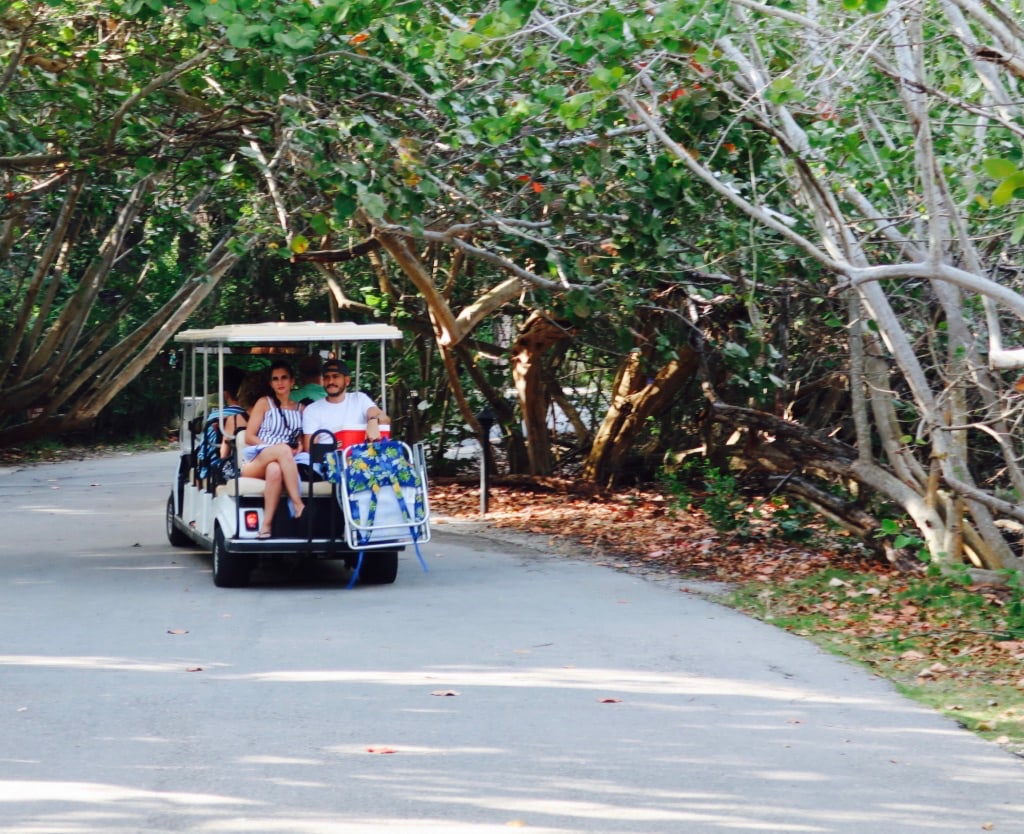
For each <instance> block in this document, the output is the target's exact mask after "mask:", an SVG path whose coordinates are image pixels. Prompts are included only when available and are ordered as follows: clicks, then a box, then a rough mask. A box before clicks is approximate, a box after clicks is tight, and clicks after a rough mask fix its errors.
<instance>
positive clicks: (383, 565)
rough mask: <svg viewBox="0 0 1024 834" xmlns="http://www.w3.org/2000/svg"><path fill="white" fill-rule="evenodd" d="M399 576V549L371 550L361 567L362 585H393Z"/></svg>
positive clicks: (360, 579) (360, 581) (360, 582)
mask: <svg viewBox="0 0 1024 834" xmlns="http://www.w3.org/2000/svg"><path fill="white" fill-rule="evenodd" d="M397 577H398V551H397V550H384V551H379V550H378V551H371V552H369V553H367V554H366V556H365V557H364V559H363V566H362V568H360V569H359V584H360V585H391V584H392V583H393V582H394V581H395V579H396V578H397Z"/></svg>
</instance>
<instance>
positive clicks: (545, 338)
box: [511, 312, 571, 475]
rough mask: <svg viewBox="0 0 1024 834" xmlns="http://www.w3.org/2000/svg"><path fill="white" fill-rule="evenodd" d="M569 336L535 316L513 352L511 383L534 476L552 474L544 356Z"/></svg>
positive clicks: (541, 316)
mask: <svg viewBox="0 0 1024 834" xmlns="http://www.w3.org/2000/svg"><path fill="white" fill-rule="evenodd" d="M570 336H571V334H570V332H569V331H568V330H567V329H566V328H565V327H564V326H563V325H561V324H559V323H558V322H556V321H555V320H554V319H551V318H549V317H548V316H547V315H545V314H543V313H539V312H533V313H531V314H530V317H529V318H528V319H527V320H526V322H525V323H524V324H523V327H522V329H521V330H520V332H519V336H518V337H517V338H516V340H515V342H514V343H513V345H512V348H511V354H512V380H513V382H514V383H515V387H516V393H517V394H518V395H519V407H520V409H521V410H522V413H523V423H524V425H525V427H526V450H527V455H528V457H529V461H530V474H531V475H548V474H550V472H551V436H550V433H549V431H548V406H549V404H550V400H549V399H548V396H547V386H546V385H545V384H544V366H543V362H544V354H545V353H546V352H547V351H548V350H549V349H550V348H551V347H552V346H553V345H556V344H557V343H558V342H560V341H562V340H564V339H568V338H570Z"/></svg>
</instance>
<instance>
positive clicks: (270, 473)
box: [260, 461, 281, 536]
mask: <svg viewBox="0 0 1024 834" xmlns="http://www.w3.org/2000/svg"><path fill="white" fill-rule="evenodd" d="M263 480H264V481H265V482H266V486H264V487H263V526H262V527H260V535H261V536H262V535H268V536H269V535H270V531H271V530H272V529H273V527H274V514H275V513H276V512H277V505H278V503H280V501H281V467H280V465H279V464H278V463H277V461H271V462H270V463H268V464H267V468H266V471H265V472H264V473H263Z"/></svg>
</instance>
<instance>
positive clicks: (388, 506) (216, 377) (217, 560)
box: [167, 322, 430, 587]
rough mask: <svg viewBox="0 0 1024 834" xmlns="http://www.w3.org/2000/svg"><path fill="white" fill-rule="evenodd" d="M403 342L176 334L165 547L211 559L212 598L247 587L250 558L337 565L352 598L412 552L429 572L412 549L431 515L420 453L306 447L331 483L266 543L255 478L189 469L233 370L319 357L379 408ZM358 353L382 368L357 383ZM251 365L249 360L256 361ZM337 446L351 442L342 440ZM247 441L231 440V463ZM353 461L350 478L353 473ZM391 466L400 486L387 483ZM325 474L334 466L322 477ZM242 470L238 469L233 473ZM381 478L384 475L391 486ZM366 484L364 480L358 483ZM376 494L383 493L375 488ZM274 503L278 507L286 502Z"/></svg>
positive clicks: (277, 519) (388, 337)
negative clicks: (383, 454) (178, 379)
mask: <svg viewBox="0 0 1024 834" xmlns="http://www.w3.org/2000/svg"><path fill="white" fill-rule="evenodd" d="M401 338H402V333H401V331H400V330H398V329H397V328H395V327H391V326H389V325H384V324H353V323H349V322H339V323H320V322H270V323H266V324H238V325H224V326H220V327H213V328H209V329H204V330H185V331H183V332H181V333H179V334H178V335H177V336H176V337H175V340H176V341H177V342H179V343H182V344H184V345H185V346H186V348H185V350H184V361H183V362H182V388H181V391H182V397H181V404H182V407H181V434H180V451H181V454H180V457H179V461H178V470H177V473H176V476H175V479H174V485H173V487H172V489H171V493H170V496H169V497H168V499H167V538H168V539H169V540H170V542H171V544H172V545H174V546H176V547H189V546H198V547H202V548H208V549H209V550H210V551H211V552H212V555H213V581H214V583H215V584H216V585H218V586H219V587H239V586H244V585H247V584H248V582H249V576H250V574H251V573H252V571H253V569H254V568H255V567H256V565H257V563H258V561H259V558H260V557H264V556H270V557H274V556H295V555H298V556H302V557H309V558H315V559H336V560H343V561H344V562H345V563H346V565H347V566H348V567H349V568H351V569H352V570H353V574H352V577H351V581H350V583H349V587H351V586H352V585H354V584H355V583H356V581H357V580H358V581H359V582H361V583H363V584H390V583H392V582H394V581H395V578H396V576H397V574H398V553H399V551H401V550H402V549H404V548H405V546H407V545H409V544H411V545H413V546H414V547H415V548H416V554H417V556H419V558H420V564H421V565H422V566H423V568H424V570H426V564H425V563H424V562H423V558H422V556H420V552H419V544H420V543H421V542H426V541H429V539H430V509H429V503H428V500H427V481H426V466H425V461H424V454H423V449H422V446H421V445H420V444H416V445H415V446H414V447H409V446H407V445H405V444H404V443H396V442H395V441H390V442H388V443H386V444H383V445H382V444H372V443H371V444H366V443H362V444H361V445H360V444H359V442H358V438H356V441H357V442H356V445H352V446H349V447H344V448H339V447H340V442H339V441H338V440H337V439H336V438H335V437H333V436H330V435H329V434H328V433H327V432H322V433H319V432H318V435H321V434H322V435H326V437H320V436H318V437H314V438H312V440H313V443H312V448H311V450H310V457H311V458H312V463H315V464H317V468H318V469H320V470H321V471H324V470H329V471H330V472H331V475H332V477H331V478H330V480H314V479H313V478H307V479H306V480H305V481H303V482H302V484H301V487H302V492H303V496H304V499H305V503H306V511H305V512H304V513H303V514H302V516H301V517H300V518H298V519H293V518H292V517H291V515H290V513H289V512H288V511H287V509H286V507H283V506H282V507H281V508H280V509H279V510H278V511H277V512H276V513H275V515H274V522H273V532H272V536H271V537H270V538H269V539H267V538H257V533H258V532H259V530H260V525H261V524H262V521H263V488H264V481H263V480H262V479H260V478H246V477H231V478H223V477H219V478H218V477H217V476H216V474H215V473H212V472H211V473H208V474H206V476H205V477H203V476H201V475H200V470H199V469H197V462H198V453H199V447H200V444H201V443H202V441H203V433H204V430H205V427H206V424H207V420H208V419H212V420H216V421H217V425H218V427H219V429H220V431H221V433H223V427H224V423H223V417H222V416H221V417H219V419H218V415H223V413H224V405H225V399H224V389H223V379H224V368H225V360H226V359H227V358H228V357H231V358H232V359H233V362H232V364H235V363H239V362H249V363H250V364H251V363H253V362H259V361H261V360H263V359H266V358H276V356H277V355H278V354H282V355H284V358H287V359H290V360H291V361H292V362H293V364H294V363H295V362H296V361H297V360H298V359H299V358H300V356H301V355H302V354H306V353H314V352H316V353H319V354H320V355H325V354H326V353H327V352H328V351H330V352H331V355H333V356H338V357H340V358H342V359H344V360H345V361H346V362H347V363H348V364H349V366H350V367H352V368H353V374H354V378H353V387H354V389H355V390H362V386H361V385H360V382H361V381H362V379H361V378H362V377H363V376H367V377H369V376H373V375H376V376H377V378H378V381H379V385H380V388H379V399H377V402H379V403H380V404H381V405H382V406H383V407H385V408H386V407H387V405H386V404H387V389H386V379H387V374H386V370H387V369H386V363H385V352H386V343H387V342H389V341H392V340H397V339H401ZM364 353H366V354H370V356H369V360H370V361H371V362H372V359H373V358H374V354H376V357H377V358H378V359H379V369H378V370H377V372H376V374H374V371H373V368H372V364H370V365H369V368H368V370H367V371H366V372H365V373H364V358H365V357H364ZM254 357H257V358H254ZM346 435H347V438H346V442H352V440H353V439H352V437H351V435H349V433H346ZM244 443H245V432H244V430H242V431H241V432H239V435H238V437H237V438H236V443H235V446H236V451H235V453H234V454H236V455H238V454H240V451H241V448H242V447H243V446H244ZM377 446H380V448H385V447H386V448H387V450H388V453H389V455H391V456H392V457H393V458H394V459H395V460H394V461H391V464H392V465H391V469H390V470H388V471H383V472H377V473H376V474H374V472H373V471H371V469H370V468H368V467H367V465H366V463H365V461H366V460H367V458H366V457H365V455H366V454H367V453H368V454H369V455H370V458H369V460H370V462H371V464H373V461H374V460H375V458H374V457H373V455H374V454H375V449H376V448H377ZM357 457H358V467H359V468H360V471H359V473H358V475H359V477H355V475H356V474H357V473H356V472H354V471H353V466H352V461H353V460H355V459H356V458H357ZM396 462H397V464H399V465H400V469H401V471H402V473H404V476H405V477H402V478H397V477H392V475H394V470H395V466H394V464H395V463H396ZM327 464H332V465H330V466H328V465H327ZM238 469H241V466H240V465H239V466H238ZM389 472H390V475H389ZM367 476H368V477H367ZM382 487H383V488H382ZM286 500H287V499H286V498H284V497H283V498H282V502H284V501H286Z"/></svg>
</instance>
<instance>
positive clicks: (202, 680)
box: [0, 453, 1024, 834]
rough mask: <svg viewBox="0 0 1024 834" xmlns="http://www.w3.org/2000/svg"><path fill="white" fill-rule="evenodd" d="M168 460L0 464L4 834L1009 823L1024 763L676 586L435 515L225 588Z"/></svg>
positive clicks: (560, 832)
mask: <svg viewBox="0 0 1024 834" xmlns="http://www.w3.org/2000/svg"><path fill="white" fill-rule="evenodd" d="M174 465H175V456H174V453H149V454H137V455H121V456H116V457H109V458H101V459H94V460H88V461H81V462H74V463H63V464H55V465H41V466H34V467H28V468H22V469H11V468H8V469H3V470H0V498H2V500H0V522H2V529H3V531H4V535H3V537H2V539H0V831H3V832H5V834H100V832H103V834H126V832H146V834H162V832H209V834H259V833H260V832H280V834H349V833H351V834H363V832H371V831H372V832H377V831H383V830H391V831H397V832H411V834H419V832H452V834H483V832H499V831H507V830H508V829H509V828H524V829H526V830H529V831H533V832H546V833H547V834H555V833H556V832H557V834H570V833H572V834H575V833H576V832H579V834H583V833H584V832H587V834H589V833H590V832H599V833H600V834H619V832H645V833H646V834H652V833H653V832H659V833H660V832H666V834H668V833H669V832H671V834H677V833H678V832H686V834H712V832H721V834H736V832H750V833H751V834H753V832H757V834H765V832H829V833H830V834H831V833H833V832H834V834H852V832H913V833H915V834H916V833H917V832H920V834H938V833H939V832H950V834H954V833H955V834H963V832H972V831H983V830H991V831H997V832H1004V834H1005V833H1006V832H1021V834H1024V760H1021V759H1020V758H1017V757H1015V756H1013V755H1011V754H1009V753H1006V752H1004V751H1002V750H1001V749H1000V748H998V747H996V746H994V745H990V744H988V743H986V742H984V741H982V740H980V739H978V738H976V737H975V736H973V735H971V734H969V733H967V732H966V731H964V730H962V729H960V728H959V727H958V726H957V725H956V724H955V723H953V722H950V721H948V720H947V719H945V718H942V717H941V716H938V715H936V714H934V713H931V712H929V711H927V710H924V709H922V708H920V707H918V706H916V705H915V704H913V703H912V702H910V701H907V700H905V699H904V698H902V697H901V696H899V695H898V694H896V693H895V692H894V691H893V689H892V688H891V687H890V686H889V684H887V683H886V682H885V681H882V680H880V679H877V678H874V677H872V676H870V675H869V674H867V673H866V672H864V671H862V670H860V669H858V668H855V667H852V666H850V665H847V664H846V663H844V662H843V661H840V660H838V659H836V658H833V657H830V656H827V655H825V654H823V653H822V652H820V651H819V650H817V649H816V648H815V647H813V646H812V645H811V644H809V643H807V642H805V641H802V640H800V639H798V638H796V637H793V636H791V635H789V634H786V633H785V632H782V631H779V630H776V629H773V628H771V627H769V626H766V625H763V624H761V623H758V622H755V621H753V620H750V619H748V618H746V617H744V616H742V615H740V614H737V613H735V612H732V611H730V610H727V609H725V608H723V607H721V606H718V605H716V604H715V603H714V602H711V601H708V600H706V599H703V598H701V597H699V596H696V595H694V594H691V593H687V592H685V590H684V585H685V583H683V582H681V581H679V580H672V579H667V578H666V579H662V580H660V581H655V580H652V579H650V578H643V577H640V576H637V575H633V574H630V573H627V572H622V571H618V570H615V569H613V568H611V567H608V566H604V565H599V564H595V563H592V562H588V561H586V560H582V559H572V558H567V557H566V556H564V555H554V554H551V553H549V552H545V551H544V550H539V549H534V548H528V547H523V546H520V545H517V544H510V543H508V542H505V541H500V540H497V539H494V538H490V537H486V536H478V535H468V534H466V533H465V532H460V529H462V528H460V527H459V526H458V525H454V524H438V525H436V527H435V535H434V539H433V540H432V541H431V542H430V543H428V544H426V545H425V546H424V548H423V551H424V556H425V558H426V560H427V562H428V564H429V566H430V571H429V572H428V573H423V572H422V571H421V570H420V568H419V565H418V563H417V560H416V557H415V554H414V553H412V552H406V553H403V556H402V561H401V567H400V569H399V577H398V581H397V582H396V583H395V584H394V585H391V586H384V587H357V588H356V589H354V590H351V591H349V590H345V587H344V585H345V580H346V576H345V575H344V572H343V571H342V570H341V569H340V567H339V566H338V565H337V564H334V563H316V564H312V565H308V564H307V565H301V564H298V565H297V564H290V563H279V564H277V565H271V566H268V567H265V568H261V569H260V570H259V571H258V573H257V574H256V576H255V580H256V581H255V584H254V585H253V586H252V587H250V588H246V589H236V590H223V589H217V588H215V587H214V586H213V583H212V580H211V577H210V561H209V556H208V554H204V553H201V552H199V551H195V550H187V549H186V550H179V549H174V548H171V547H170V545H169V544H168V543H167V541H166V539H165V536H164V530H163V511H164V504H165V501H166V497H167V494H168V492H169V490H170V486H171V481H172V479H173V473H174Z"/></svg>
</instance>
